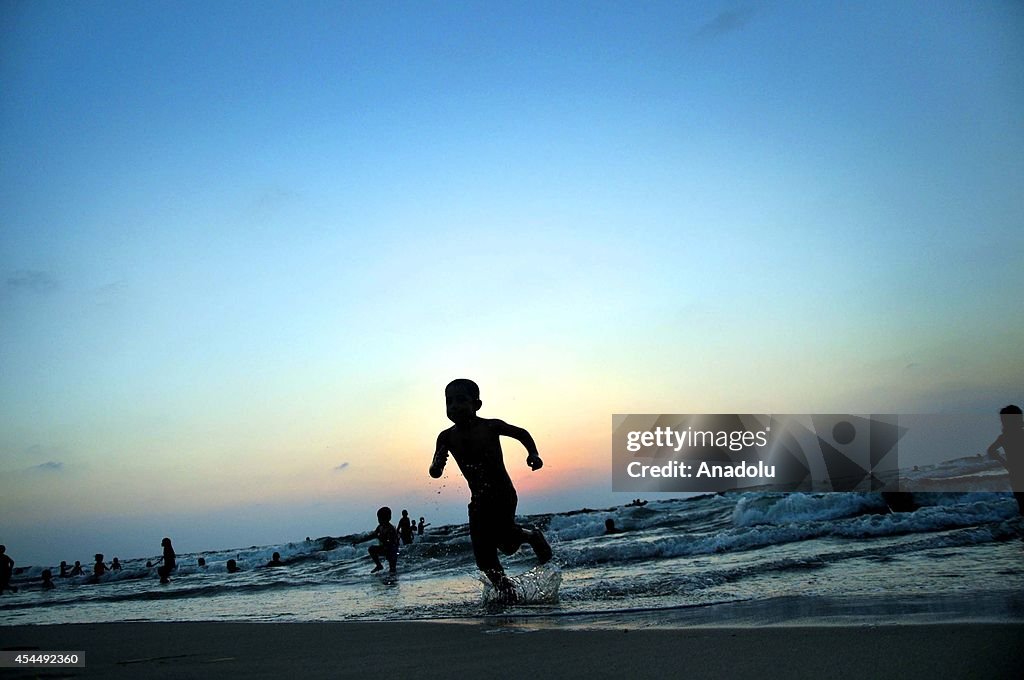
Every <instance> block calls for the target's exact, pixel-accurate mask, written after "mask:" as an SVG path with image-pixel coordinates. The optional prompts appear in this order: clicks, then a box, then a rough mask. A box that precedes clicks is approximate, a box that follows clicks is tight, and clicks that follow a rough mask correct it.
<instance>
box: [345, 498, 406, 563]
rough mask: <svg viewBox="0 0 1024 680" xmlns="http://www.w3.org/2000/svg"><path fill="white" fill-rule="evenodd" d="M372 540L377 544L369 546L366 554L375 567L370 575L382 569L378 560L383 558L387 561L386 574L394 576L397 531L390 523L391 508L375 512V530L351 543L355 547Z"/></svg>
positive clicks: (385, 507) (396, 554)
mask: <svg viewBox="0 0 1024 680" xmlns="http://www.w3.org/2000/svg"><path fill="white" fill-rule="evenodd" d="M374 538H376V539H377V541H378V542H379V543H378V545H371V546H370V549H369V550H368V551H367V552H369V554H370V557H371V558H373V563H374V564H375V565H377V566H375V567H374V568H373V569H371V570H370V573H371V574H375V573H377V572H378V571H382V570H383V569H384V565H383V564H381V561H380V558H381V557H384V558H386V559H387V561H388V572H389V573H391V574H394V573H395V572H396V571H398V529H395V525H394V524H392V523H391V508H389V507H387V506H386V505H385V506H384V507H382V508H380V509H379V510H377V528H376V529H374V530H373V532H372V533H371V534H369V535H368V536H365V537H363V538H360V539H359V540H358V541H353V543H352V545H353V546H355V545H357V544H359V543H364V542H366V541H369V540H371V539H374Z"/></svg>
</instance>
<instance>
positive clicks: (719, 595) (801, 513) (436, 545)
mask: <svg viewBox="0 0 1024 680" xmlns="http://www.w3.org/2000/svg"><path fill="white" fill-rule="evenodd" d="M915 500H917V501H918V502H920V503H922V507H919V508H917V509H916V510H914V511H913V512H905V513H891V512H889V510H888V508H887V506H886V504H885V502H884V500H883V499H882V498H881V496H879V495H878V494H873V493H820V494H810V493H726V494H720V495H708V496H702V497H695V498H686V499H677V500H663V501H651V502H650V503H647V504H646V505H643V506H620V507H615V508H606V509H600V510H593V509H581V510H577V511H573V512H565V513H558V514H537V515H525V516H521V517H520V518H519V521H520V522H521V523H523V524H530V525H534V526H537V527H539V528H541V529H542V530H543V531H544V532H545V535H546V536H547V538H548V541H549V542H550V544H551V547H552V549H553V550H554V558H553V564H554V565H555V566H556V567H557V568H558V570H559V571H560V573H561V588H560V590H559V593H558V598H557V601H547V602H544V603H542V604H519V605H513V606H503V607H499V608H497V609H496V608H495V606H494V605H493V603H491V604H489V603H486V602H485V601H484V597H483V591H484V588H483V585H482V584H481V581H480V580H479V576H480V574H479V572H478V571H477V570H476V568H475V565H474V561H473V554H472V548H471V545H470V541H469V531H468V526H467V525H466V524H457V525H450V526H442V527H431V528H430V530H428V531H427V532H426V533H425V534H424V535H422V536H417V537H416V538H415V541H414V543H413V544H412V545H408V546H403V547H402V553H401V555H400V557H399V560H398V575H397V578H395V579H388V578H380V577H379V576H378V575H371V574H370V573H369V571H370V569H371V567H372V562H371V561H370V559H369V558H368V556H367V555H366V547H367V544H361V545H358V546H353V545H352V544H351V541H352V540H353V539H354V538H356V537H354V536H342V537H324V538H320V539H316V540H310V541H298V542H293V543H286V544H283V545H268V546H260V547H250V548H231V549H224V550H220V551H216V552H206V553H203V555H202V557H204V558H205V560H206V566H205V567H199V566H197V558H198V557H199V555H193V554H181V555H179V556H178V566H177V570H176V571H175V572H174V574H173V575H172V577H171V579H172V580H171V583H170V584H168V585H161V584H160V583H159V581H158V577H157V575H156V570H155V568H148V567H146V566H145V558H139V559H128V560H124V561H123V565H124V568H123V569H122V570H121V571H117V572H111V573H108V574H105V575H104V576H102V577H100V578H99V580H98V582H93V580H92V578H91V577H90V576H83V577H74V578H59V577H55V578H54V582H55V583H56V585H57V587H56V588H55V589H53V590H48V591H47V590H43V589H42V588H41V586H40V585H39V577H40V574H41V572H42V570H43V569H45V568H49V569H51V570H52V571H53V572H54V573H57V571H58V570H57V568H56V566H55V565H35V566H31V567H28V568H25V569H23V570H22V571H21V573H19V574H17V575H16V576H15V577H14V579H13V585H15V586H18V587H19V592H17V593H13V594H11V593H7V594H4V595H3V596H2V597H0V625H15V624H53V623H85V622H112V621H344V620H436V619H442V620H443V619H473V618H480V617H493V616H507V617H513V618H519V619H524V620H534V621H543V622H548V623H550V622H555V623H554V624H553V625H569V626H571V625H602V626H604V625H618V624H622V623H623V622H626V621H628V622H630V625H636V624H637V622H638V621H644V622H646V625H677V624H678V625H746V624H750V625H763V624H766V623H800V622H804V623H806V622H814V623H823V622H825V623H827V622H850V621H859V622H876V623H900V622H909V623H913V622H941V621H963V620H978V621H1021V620H1024V540H1022V537H1024V522H1022V520H1021V519H1020V518H1019V517H1018V511H1017V505H1016V502H1015V501H1014V499H1013V496H1012V495H1010V494H1008V493H1000V492H991V491H981V492H970V493H960V494H948V493H942V494H916V495H915ZM527 502H528V499H527ZM607 519H613V520H614V521H615V524H616V526H617V527H619V528H621V529H623V530H624V531H623V532H622V533H619V534H614V535H605V533H604V529H605V520H607ZM275 551H276V552H280V553H281V556H282V559H283V560H285V561H286V562H287V563H288V564H287V566H284V567H277V568H267V567H265V566H264V565H265V564H266V563H267V562H268V561H269V560H270V557H271V554H272V553H273V552H275ZM228 559H235V560H236V561H237V562H238V565H239V566H240V567H241V568H242V569H243V571H241V572H239V573H236V574H228V573H227V571H226V566H225V565H226V562H227V560H228ZM503 563H504V564H505V566H506V569H507V570H508V571H509V572H510V573H521V572H525V571H527V570H528V569H530V568H531V567H533V566H534V565H535V564H536V560H535V557H534V555H533V553H532V551H531V549H530V548H529V547H527V546H524V547H523V549H521V550H520V552H519V553H518V554H516V555H515V556H513V557H510V558H503Z"/></svg>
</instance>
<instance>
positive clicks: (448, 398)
mask: <svg viewBox="0 0 1024 680" xmlns="http://www.w3.org/2000/svg"><path fill="white" fill-rule="evenodd" d="M444 398H445V403H446V405H447V411H448V420H450V421H452V422H453V423H455V424H456V425H457V424H459V423H463V422H466V421H468V420H470V419H471V418H472V417H473V416H475V415H476V412H477V411H479V410H480V407H481V406H482V405H483V402H481V401H480V387H479V386H477V384H476V383H475V382H473V381H472V380H469V379H467V378H457V379H456V380H453V381H451V382H450V383H448V386H447V387H445V388H444Z"/></svg>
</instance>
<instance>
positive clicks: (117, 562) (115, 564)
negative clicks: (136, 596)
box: [110, 557, 121, 571]
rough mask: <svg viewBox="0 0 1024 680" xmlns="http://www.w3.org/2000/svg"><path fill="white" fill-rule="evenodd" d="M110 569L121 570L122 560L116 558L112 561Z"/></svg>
mask: <svg viewBox="0 0 1024 680" xmlns="http://www.w3.org/2000/svg"><path fill="white" fill-rule="evenodd" d="M110 571H121V560H119V559H117V558H116V557H115V558H114V561H113V562H111V563H110Z"/></svg>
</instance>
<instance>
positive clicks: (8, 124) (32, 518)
mask: <svg viewBox="0 0 1024 680" xmlns="http://www.w3.org/2000/svg"><path fill="white" fill-rule="evenodd" d="M1021 64H1024V8H1022V6H1021V5H1020V3H1015V2H1009V1H1006V2H998V1H992V2H971V3H967V2H942V1H939V2H935V1H928V2H908V1H903V0H898V1H896V2H865V3H817V2H750V3H742V2H741V3H738V4H737V3H732V2H694V3H676V2H664V3H663V2H644V3H633V2H591V3H583V2H537V3H534V2H509V3H493V2H408V3H407V2H385V3H370V2H323V3H321V2H312V1H307V2H300V3H285V2H229V1H226V0H218V1H216V2H212V3H211V2H187V1H186V2H159V1H158V2H147V3H136V2H95V1H93V2H80V3H66V2H47V1H45V0H43V1H36V2H22V1H12V0H3V1H2V2H0V92H2V95H0V542H2V543H4V544H6V545H7V549H8V553H9V554H10V555H12V556H13V557H14V559H15V560H16V561H17V562H18V564H20V565H27V564H42V563H47V564H49V565H53V564H55V563H56V562H59V561H60V560H61V559H66V560H75V559H79V560H88V559H89V558H90V556H91V555H92V553H95V552H103V553H105V554H107V555H108V556H112V555H119V556H120V557H121V558H122V559H125V558H128V557H134V556H147V555H157V554H159V552H160V539H161V538H162V537H163V536H172V537H173V540H174V545H175V546H176V549H177V550H178V551H179V552H196V551H202V550H212V549H223V548H230V547H239V546H246V545H264V544H271V543H282V542H287V541H295V540H301V539H302V538H305V537H306V536H314V537H315V536H322V535H335V536H336V535H341V534H345V533H349V532H353V531H359V530H370V529H372V528H373V526H374V524H375V510H376V508H377V507H378V506H380V505H385V504H387V505H390V506H391V507H393V508H395V509H396V511H397V509H399V508H408V509H409V510H410V512H411V514H412V515H413V516H419V515H424V516H426V517H427V520H428V521H430V522H432V523H437V524H440V523H448V522H462V521H465V503H466V502H467V500H468V491H467V489H466V487H465V482H464V481H463V480H462V478H461V475H460V474H459V473H458V471H457V469H455V466H454V464H450V465H449V469H448V470H447V472H446V474H445V476H444V477H443V478H442V479H441V480H433V479H431V478H430V477H429V476H428V475H427V472H426V471H427V467H428V466H429V464H430V460H431V456H432V454H433V445H434V441H435V438H436V436H437V433H438V431H440V430H441V429H444V428H445V427H447V426H448V425H449V424H450V423H449V422H448V421H447V419H446V417H445V412H444V399H443V390H444V386H445V384H447V383H448V381H450V380H452V379H454V378H457V377H469V378H472V379H474V380H476V381H477V382H478V383H479V384H480V386H481V392H482V393H481V399H482V401H483V408H482V409H481V411H480V414H481V415H482V416H485V417H492V418H494V417H496V418H501V419H503V420H506V421H508V422H510V423H513V424H516V425H520V426H522V427H525V428H527V429H528V430H529V431H530V432H531V433H532V434H533V436H534V438H535V439H536V441H537V443H538V447H539V449H540V453H541V456H542V457H543V458H544V460H545V466H544V468H543V469H542V470H539V471H536V472H532V471H530V470H529V469H528V468H527V467H526V465H525V451H524V450H522V448H521V447H520V446H519V445H518V444H517V443H515V442H509V443H507V444H505V446H504V448H505V457H506V461H507V466H508V468H509V470H510V473H511V474H512V477H513V480H514V482H515V484H516V486H517V488H518V490H519V497H520V504H519V509H520V512H524V513H536V512H551V511H561V510H569V509H573V508H579V507H583V506H588V507H607V506H610V505H615V504H619V503H624V502H628V501H629V500H631V497H628V494H627V495H626V497H624V495H623V494H621V493H619V494H616V493H613V492H612V491H611V416H612V414H615V413H880V412H897V413H904V412H905V413H991V414H993V428H994V429H995V428H997V427H998V421H997V419H996V417H995V416H994V414H995V413H996V412H997V411H998V408H999V407H1001V406H1002V405H1004V404H1006V403H1020V402H1021V401H1024V394H1022V391H1021V390H1022V384H1024V362H1022V361H1021V360H1020V356H1019V354H1020V348H1021V346H1022V345H1024V342H1022V340H1024V305H1022V304H1021V299H1020V291H1021V288H1022V284H1024V273H1022V267H1021V265H1022V263H1024V236H1022V233H1024V230H1022V229H1021V227H1022V225H1024V198H1022V195H1024V194H1022V192H1021V187H1022V186H1024V122H1022V121H1024V119H1022V117H1021V116H1022V114H1021V112H1022V111H1024V69H1021V68H1020V65H1021ZM986 443H987V442H986ZM971 453H973V452H971Z"/></svg>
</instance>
